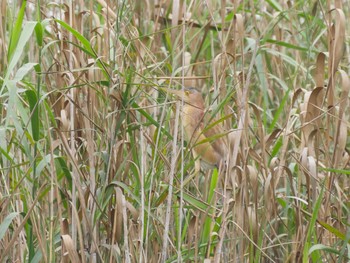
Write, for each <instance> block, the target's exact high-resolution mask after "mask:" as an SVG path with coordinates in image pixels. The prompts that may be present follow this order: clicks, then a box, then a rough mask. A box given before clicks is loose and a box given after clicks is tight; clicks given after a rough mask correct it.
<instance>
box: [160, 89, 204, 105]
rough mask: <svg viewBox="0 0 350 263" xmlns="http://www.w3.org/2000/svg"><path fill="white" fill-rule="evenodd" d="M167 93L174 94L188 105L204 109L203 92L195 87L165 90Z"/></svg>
mask: <svg viewBox="0 0 350 263" xmlns="http://www.w3.org/2000/svg"><path fill="white" fill-rule="evenodd" d="M164 90H165V91H166V92H168V93H170V94H173V95H175V96H176V97H177V99H179V100H182V99H183V100H184V102H185V103H186V104H188V105H191V106H193V107H196V108H200V109H204V101H203V97H202V94H201V92H200V91H199V90H198V89H197V88H194V87H189V88H184V89H183V90H173V89H164Z"/></svg>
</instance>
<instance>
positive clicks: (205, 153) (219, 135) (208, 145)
mask: <svg viewBox="0 0 350 263" xmlns="http://www.w3.org/2000/svg"><path fill="white" fill-rule="evenodd" d="M165 90H166V92H168V93H170V94H173V95H175V96H176V97H177V99H179V100H182V99H183V102H184V105H183V108H182V112H181V114H182V125H183V128H184V132H185V139H186V141H187V143H188V144H189V145H190V148H191V149H192V153H193V157H194V159H195V160H197V159H199V160H200V161H201V162H200V163H199V165H198V163H197V162H196V166H195V170H196V172H198V171H199V170H200V166H202V167H203V166H204V167H205V168H208V166H209V167H218V168H219V167H220V166H221V165H223V164H224V162H225V159H226V156H227V153H228V149H229V144H228V139H227V136H226V135H227V134H228V133H227V132H225V129H224V128H223V127H222V122H220V121H212V118H210V115H209V114H207V110H206V107H205V103H204V99H203V96H202V94H201V92H200V91H199V90H198V89H197V88H195V87H186V88H183V89H182V90H175V89H169V88H167V89H165ZM210 121H212V122H210Z"/></svg>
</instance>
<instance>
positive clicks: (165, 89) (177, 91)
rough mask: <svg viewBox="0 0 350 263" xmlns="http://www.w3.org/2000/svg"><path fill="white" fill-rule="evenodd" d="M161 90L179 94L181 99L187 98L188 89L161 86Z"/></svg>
mask: <svg viewBox="0 0 350 263" xmlns="http://www.w3.org/2000/svg"><path fill="white" fill-rule="evenodd" d="M160 89H161V90H163V91H164V92H167V93H170V94H172V95H175V96H177V97H178V98H179V99H182V98H183V99H184V100H186V97H185V95H186V94H185V92H186V91H183V90H175V89H168V88H160Z"/></svg>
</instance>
